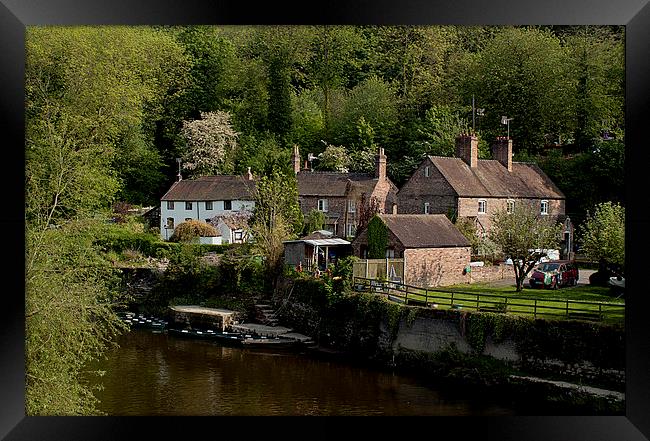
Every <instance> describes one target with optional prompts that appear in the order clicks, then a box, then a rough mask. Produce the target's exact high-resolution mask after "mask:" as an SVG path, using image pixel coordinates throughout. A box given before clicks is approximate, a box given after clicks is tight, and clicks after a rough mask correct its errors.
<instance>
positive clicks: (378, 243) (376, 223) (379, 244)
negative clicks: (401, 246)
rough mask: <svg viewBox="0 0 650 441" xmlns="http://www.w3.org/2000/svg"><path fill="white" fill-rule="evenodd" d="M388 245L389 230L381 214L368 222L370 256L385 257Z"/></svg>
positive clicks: (374, 257)
mask: <svg viewBox="0 0 650 441" xmlns="http://www.w3.org/2000/svg"><path fill="white" fill-rule="evenodd" d="M387 246H388V230H387V229H386V225H385V224H384V222H383V221H382V220H381V218H380V217H379V216H374V217H373V218H372V219H370V222H368V258H369V259H383V258H384V257H386V247H387Z"/></svg>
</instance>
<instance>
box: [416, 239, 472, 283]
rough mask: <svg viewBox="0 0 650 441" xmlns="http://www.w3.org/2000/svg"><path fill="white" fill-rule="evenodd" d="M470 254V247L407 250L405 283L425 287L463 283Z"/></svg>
mask: <svg viewBox="0 0 650 441" xmlns="http://www.w3.org/2000/svg"><path fill="white" fill-rule="evenodd" d="M470 253H471V248H470V247H454V248H417V249H407V250H405V251H404V260H405V263H404V265H405V271H404V272H405V273H406V274H405V283H406V284H408V285H415V286H423V287H429V286H445V285H455V284H457V283H463V282H465V280H466V276H465V275H464V274H463V270H464V269H465V267H466V266H467V265H469V261H470Z"/></svg>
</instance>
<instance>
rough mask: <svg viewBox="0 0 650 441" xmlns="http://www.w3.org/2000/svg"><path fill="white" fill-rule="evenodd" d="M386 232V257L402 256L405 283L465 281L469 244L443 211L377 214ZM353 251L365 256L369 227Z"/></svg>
mask: <svg viewBox="0 0 650 441" xmlns="http://www.w3.org/2000/svg"><path fill="white" fill-rule="evenodd" d="M377 217H378V218H379V219H380V220H381V221H382V222H383V223H384V225H385V226H386V230H387V233H388V241H387V249H386V257H387V258H403V260H404V262H403V265H404V268H403V269H404V271H403V274H404V283H406V284H408V285H415V286H422V287H432V286H442V285H453V284H457V283H463V282H465V279H466V278H465V274H464V270H465V268H466V267H467V266H468V265H469V262H470V254H471V246H470V243H469V241H468V240H467V238H465V236H463V235H462V233H460V231H458V229H456V227H455V226H454V225H453V224H452V223H451V221H450V220H449V219H448V218H447V216H445V215H443V214H433V215H424V214H419V215H416V214H379V215H377ZM352 249H353V253H354V255H355V256H357V257H361V258H366V257H367V249H368V229H367V228H364V230H363V231H360V232H359V235H358V236H357V238H356V239H355V240H354V241H353V242H352Z"/></svg>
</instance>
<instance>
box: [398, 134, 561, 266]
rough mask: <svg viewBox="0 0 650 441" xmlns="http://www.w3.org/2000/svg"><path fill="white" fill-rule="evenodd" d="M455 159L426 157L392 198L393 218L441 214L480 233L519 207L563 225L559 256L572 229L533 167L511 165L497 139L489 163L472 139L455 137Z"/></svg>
mask: <svg viewBox="0 0 650 441" xmlns="http://www.w3.org/2000/svg"><path fill="white" fill-rule="evenodd" d="M456 156H457V157H440V156H427V157H426V158H425V159H424V160H423V161H422V163H421V164H420V165H419V167H418V168H417V169H416V170H415V172H414V173H413V174H412V175H411V177H410V178H409V180H408V181H407V182H406V183H405V184H404V186H403V187H402V188H401V189H400V191H399V193H398V200H399V204H398V207H399V208H398V212H399V213H412V214H416V213H422V214H447V215H449V216H451V217H459V218H461V217H464V218H469V219H470V220H472V221H473V222H474V223H475V224H476V228H477V231H478V232H479V233H482V234H486V233H488V232H489V231H490V228H491V218H492V215H493V214H494V213H495V212H496V211H498V210H512V209H514V207H515V205H517V204H521V203H524V202H527V203H532V204H534V205H535V206H537V207H539V210H540V214H541V215H543V216H550V217H553V218H555V219H556V220H557V221H559V222H564V223H565V237H564V241H565V245H564V247H565V253H566V251H570V249H571V247H570V245H569V244H570V243H572V242H573V240H572V239H573V237H572V236H573V227H572V226H571V223H570V220H569V219H568V218H567V217H566V215H565V196H564V194H563V193H562V192H561V191H560V189H559V188H558V187H557V186H556V185H555V184H554V183H553V182H552V181H551V180H550V179H549V177H548V176H546V174H545V173H544V172H543V171H542V170H541V169H540V168H539V167H538V166H537V165H536V164H532V163H527V162H513V161H512V140H511V139H509V138H506V137H499V138H497V139H496V142H495V143H494V144H493V146H492V157H493V159H478V138H477V137H476V136H474V135H470V134H462V135H460V136H459V137H458V138H456Z"/></svg>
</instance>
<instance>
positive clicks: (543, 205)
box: [539, 201, 548, 215]
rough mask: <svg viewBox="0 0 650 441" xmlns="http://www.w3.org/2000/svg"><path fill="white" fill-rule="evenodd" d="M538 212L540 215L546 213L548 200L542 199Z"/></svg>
mask: <svg viewBox="0 0 650 441" xmlns="http://www.w3.org/2000/svg"><path fill="white" fill-rule="evenodd" d="M539 212H540V214H542V215H546V214H548V201H542V203H541V204H540V209H539Z"/></svg>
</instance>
